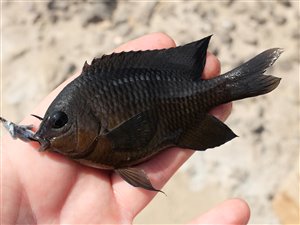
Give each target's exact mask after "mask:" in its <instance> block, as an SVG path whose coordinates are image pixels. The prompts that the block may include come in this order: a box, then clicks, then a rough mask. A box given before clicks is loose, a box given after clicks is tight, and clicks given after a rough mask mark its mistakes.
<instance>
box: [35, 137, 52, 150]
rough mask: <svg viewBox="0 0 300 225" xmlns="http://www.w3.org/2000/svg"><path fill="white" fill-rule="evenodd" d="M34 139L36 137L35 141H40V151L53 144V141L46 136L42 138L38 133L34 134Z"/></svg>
mask: <svg viewBox="0 0 300 225" xmlns="http://www.w3.org/2000/svg"><path fill="white" fill-rule="evenodd" d="M33 139H34V140H35V141H37V142H39V143H40V145H41V146H40V148H39V151H40V152H43V151H46V150H47V149H49V148H50V146H51V143H50V141H49V140H47V139H45V138H41V137H40V136H38V135H34V136H33Z"/></svg>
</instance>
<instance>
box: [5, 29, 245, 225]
mask: <svg viewBox="0 0 300 225" xmlns="http://www.w3.org/2000/svg"><path fill="white" fill-rule="evenodd" d="M174 46H175V43H174V41H173V40H172V39H171V38H169V37H168V36H166V35H164V34H161V33H155V34H150V35H146V36H143V37H141V38H138V39H136V40H133V41H130V42H128V43H127V44H125V45H122V46H120V47H119V48H117V49H116V50H115V51H116V52H120V51H129V50H146V49H160V48H169V47H174ZM219 72H220V64H219V61H218V60H217V59H216V57H215V56H213V55H212V54H208V56H207V62H206V66H205V69H204V73H203V77H204V78H205V79H208V78H211V77H213V76H216V75H218V74H219ZM199 76H200V74H199ZM75 77H76V76H73V77H72V78H70V79H68V80H67V81H65V82H64V83H63V84H62V85H60V86H59V87H58V88H57V89H56V90H54V91H53V92H52V93H51V94H50V95H49V96H48V97H46V98H45V99H44V101H43V102H42V103H41V104H40V105H39V107H38V108H37V109H36V110H34V112H33V113H34V114H37V115H43V114H44V113H45V110H46V109H47V108H48V105H49V104H50V103H51V102H52V101H53V99H54V98H55V96H56V95H57V94H58V93H59V92H60V91H61V90H62V89H63V87H64V86H65V85H66V84H67V83H69V82H70V81H71V80H72V79H74V78H75ZM230 110H231V104H226V105H222V106H219V107H217V108H215V109H213V110H212V114H213V115H215V116H216V117H218V118H219V119H221V120H225V119H226V118H227V116H228V115H229V113H230ZM22 123H24V124H34V126H35V127H38V121H37V120H36V119H34V118H33V117H27V118H25V120H23V121H22ZM2 149H3V151H2V153H3V154H2V163H3V165H2V174H1V176H2V179H1V182H2V183H1V187H2V195H1V197H2V198H1V206H2V218H1V223H3V224H16V223H38V224H48V223H80V224H87V223H89V224H90V223H94V224H99V223H101V224H102V223H110V224H112V223H116V224H120V223H126V224H128V223H132V221H133V219H134V218H135V216H136V215H137V214H138V213H139V212H140V211H141V210H142V209H143V208H144V207H145V206H146V205H147V204H148V203H149V202H150V201H151V200H152V199H153V197H154V196H155V194H156V193H155V192H150V191H147V190H143V189H140V188H135V187H132V186H130V185H129V184H128V183H126V182H125V181H123V180H122V179H121V178H120V177H118V176H117V175H116V174H114V173H111V172H109V171H104V170H97V169H94V168H89V167H86V166H83V165H80V164H79V163H76V162H74V161H71V160H69V159H67V158H66V157H64V156H61V155H58V154H56V153H51V152H45V153H44V152H38V151H37V149H38V145H37V144H36V143H32V144H28V143H24V142H21V141H19V140H17V141H15V140H12V139H11V138H10V137H8V136H5V137H3V148H2ZM192 153H193V151H192V150H182V149H179V148H171V149H168V150H165V151H163V152H162V153H160V154H158V155H157V156H155V157H154V158H153V159H151V160H149V161H147V162H145V163H142V164H140V165H138V167H141V168H143V169H144V170H145V171H146V173H147V174H148V176H149V178H150V179H151V181H152V183H153V184H155V187H157V188H161V187H162V186H163V185H164V184H165V183H166V182H167V181H168V180H169V179H170V177H171V176H172V175H173V174H174V173H175V171H176V170H177V169H178V168H179V167H180V166H181V165H182V164H183V163H184V162H185V161H186V160H187V159H188V158H189V157H190V156H191V155H192ZM248 218H249V209H248V207H247V205H246V204H245V203H244V202H243V201H241V200H229V201H227V202H225V203H223V204H222V205H220V206H218V207H217V208H215V209H213V210H212V211H210V212H208V213H206V214H204V215H203V216H202V217H199V218H197V219H196V220H195V221H194V223H219V224H245V223H247V221H248Z"/></svg>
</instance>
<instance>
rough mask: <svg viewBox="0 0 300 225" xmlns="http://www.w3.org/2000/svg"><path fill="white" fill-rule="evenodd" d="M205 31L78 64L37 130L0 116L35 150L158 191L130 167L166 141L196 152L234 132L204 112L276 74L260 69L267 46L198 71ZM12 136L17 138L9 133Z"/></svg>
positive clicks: (249, 93) (268, 57) (266, 62)
mask: <svg viewBox="0 0 300 225" xmlns="http://www.w3.org/2000/svg"><path fill="white" fill-rule="evenodd" d="M210 39H211V35H210V36H207V37H205V38H203V39H201V40H198V41H194V42H191V43H189V44H186V45H182V46H178V47H173V48H168V49H161V50H146V51H130V52H121V53H112V54H110V55H103V56H102V57H99V58H94V59H93V60H92V62H91V63H90V64H88V63H87V62H85V63H84V66H83V68H82V72H81V74H80V76H78V77H77V78H76V79H74V80H73V81H72V82H70V83H69V84H68V85H67V86H66V87H65V88H64V89H63V90H62V91H61V92H60V93H59V94H58V95H57V97H56V98H55V99H54V100H53V102H52V103H51V104H50V106H49V108H48V109H47V111H46V113H45V115H44V116H43V117H40V116H37V115H33V116H35V117H36V118H37V119H39V120H41V123H40V126H39V128H38V130H37V131H36V132H35V133H34V132H33V131H32V127H30V126H23V127H20V126H18V125H16V124H12V123H10V122H8V121H6V120H5V121H6V122H5V121H4V119H3V118H1V120H2V122H3V123H5V124H6V127H7V128H9V129H10V130H9V132H10V133H11V135H15V136H14V137H17V138H20V139H22V140H24V141H36V142H39V143H40V149H39V150H40V151H51V152H56V153H58V154H61V155H64V156H66V157H68V158H70V159H72V160H75V161H77V162H79V163H81V164H83V165H86V166H90V167H94V168H98V169H104V170H113V171H115V172H116V173H117V174H119V175H120V177H122V178H123V179H124V180H125V181H126V182H128V183H129V184H131V185H132V186H134V187H140V188H143V189H146V190H150V191H160V190H158V189H156V188H155V187H154V186H153V184H152V183H151V181H150V179H149V177H148V176H147V174H146V173H145V171H144V170H142V169H138V168H137V167H135V166H136V165H138V164H140V163H142V162H145V161H146V160H149V159H150V158H152V157H153V156H155V155H156V154H158V153H159V152H161V151H163V150H165V149H166V148H169V147H174V146H177V147H180V148H184V149H193V150H195V151H204V150H206V149H210V148H214V147H217V146H220V145H222V144H224V143H226V142H228V141H230V140H232V139H233V138H235V137H237V135H236V134H235V133H234V132H233V131H232V130H231V129H230V128H229V127H228V126H227V125H226V124H225V123H223V122H221V121H220V120H219V119H217V118H216V117H214V116H213V115H211V114H209V111H210V110H211V109H212V108H214V107H216V106H218V105H221V104H224V103H228V102H231V101H235V100H240V99H244V98H249V97H255V96H258V95H263V94H267V93H269V92H271V91H272V90H274V89H275V88H276V87H277V86H278V85H279V83H280V80H281V78H278V77H275V76H272V75H266V74H265V71H266V70H267V68H269V67H270V66H272V65H273V63H274V62H275V61H276V60H277V59H278V57H279V56H280V54H281V53H282V52H283V50H282V49H281V48H272V49H268V50H266V51H264V52H262V53H260V54H259V55H257V56H255V57H254V58H252V59H250V60H249V61H247V62H245V63H243V64H242V65H240V66H238V67H236V68H234V69H232V70H230V71H229V72H226V73H224V74H222V75H220V76H217V77H215V78H212V79H209V80H205V79H202V78H201V74H202V72H203V69H204V67H205V64H206V56H207V49H208V45H209V42H210ZM16 135H17V136H16Z"/></svg>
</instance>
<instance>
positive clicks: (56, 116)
mask: <svg viewBox="0 0 300 225" xmlns="http://www.w3.org/2000/svg"><path fill="white" fill-rule="evenodd" d="M67 122H68V116H67V114H65V113H64V112H62V111H57V112H54V113H53V114H52V116H51V117H50V124H51V127H52V128H54V129H58V128H61V127H63V126H64V125H66V123H67Z"/></svg>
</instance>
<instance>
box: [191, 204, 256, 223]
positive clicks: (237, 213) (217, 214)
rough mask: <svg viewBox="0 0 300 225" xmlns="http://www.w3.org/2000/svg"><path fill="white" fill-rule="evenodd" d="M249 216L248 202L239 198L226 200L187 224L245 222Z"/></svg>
mask: <svg viewBox="0 0 300 225" xmlns="http://www.w3.org/2000/svg"><path fill="white" fill-rule="evenodd" d="M249 218H250V209H249V206H248V204H247V203H246V202H245V201H243V200H240V199H232V200H227V201H225V202H223V203H221V204H220V205H218V206H217V207H216V208H214V209H212V210H210V211H208V212H206V213H205V214H203V215H201V216H199V217H198V218H196V219H194V220H193V221H192V222H190V223H189V224H224V225H225V224H226V225H228V224H236V225H242V224H247V223H248V221H249Z"/></svg>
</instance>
